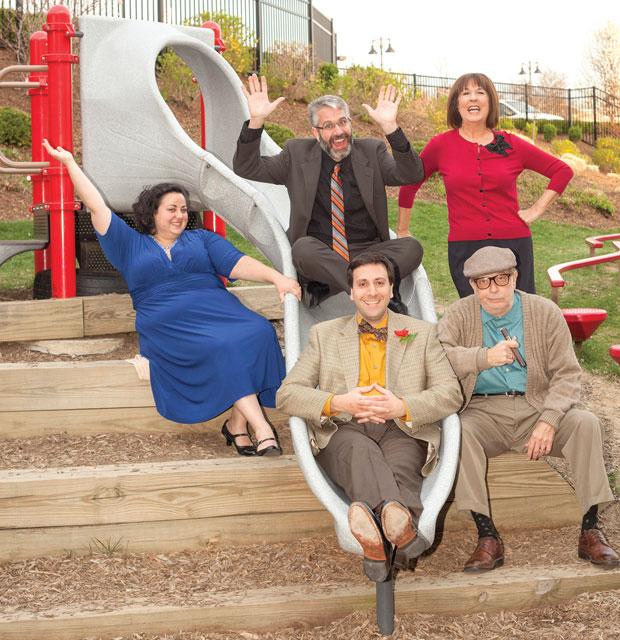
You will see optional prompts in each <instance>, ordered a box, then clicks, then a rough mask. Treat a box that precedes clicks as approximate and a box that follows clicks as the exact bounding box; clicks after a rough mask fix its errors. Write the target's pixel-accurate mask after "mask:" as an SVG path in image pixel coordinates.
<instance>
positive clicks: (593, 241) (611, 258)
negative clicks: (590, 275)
mask: <svg viewBox="0 0 620 640" xmlns="http://www.w3.org/2000/svg"><path fill="white" fill-rule="evenodd" d="M612 238H620V234H618V235H617V234H613V235H612V236H593V237H590V238H586V243H588V245H589V246H590V257H589V258H581V259H580V260H571V261H570V262H561V263H560V264H554V265H553V266H552V267H549V268H548V269H547V276H548V277H549V282H550V283H551V299H552V300H553V301H554V302H555V303H556V304H558V299H559V295H560V289H561V288H562V287H564V286H565V285H566V281H565V280H564V277H563V276H562V273H563V272H564V271H570V270H572V269H581V268H582V267H592V266H595V265H597V264H603V263H606V262H615V261H616V260H620V239H619V240H613V241H612V243H611V244H612V245H613V246H614V248H615V249H616V250H615V251H614V252H613V253H606V254H604V255H599V256H597V255H594V251H595V250H596V248H597V247H602V246H603V242H604V240H605V239H609V240H611V239H612Z"/></svg>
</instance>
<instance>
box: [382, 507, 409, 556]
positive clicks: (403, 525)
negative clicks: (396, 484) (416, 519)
mask: <svg viewBox="0 0 620 640" xmlns="http://www.w3.org/2000/svg"><path fill="white" fill-rule="evenodd" d="M381 528H382V529H383V533H384V534H385V537H386V538H387V539H388V540H389V541H390V542H391V543H392V544H393V545H394V546H395V547H396V548H397V549H402V548H403V547H406V546H407V545H408V544H411V543H412V542H413V541H414V540H415V539H416V536H417V534H418V533H417V531H416V530H415V527H414V526H413V518H412V517H411V511H409V509H407V507H405V505H403V504H401V503H400V502H398V501H396V500H390V501H389V502H386V503H385V504H384V505H383V509H381Z"/></svg>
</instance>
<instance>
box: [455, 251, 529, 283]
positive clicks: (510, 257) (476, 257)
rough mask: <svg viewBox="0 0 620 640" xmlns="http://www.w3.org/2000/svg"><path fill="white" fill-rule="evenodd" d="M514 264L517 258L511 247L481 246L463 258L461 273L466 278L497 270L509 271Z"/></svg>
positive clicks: (484, 274) (515, 264) (477, 276)
mask: <svg viewBox="0 0 620 640" xmlns="http://www.w3.org/2000/svg"><path fill="white" fill-rule="evenodd" d="M516 266H517V260H516V258H515V254H514V253H513V252H512V250H511V249H502V248H501V247H482V249H478V251H476V253H474V254H473V255H472V256H470V257H469V258H467V260H465V264H464V265H463V275H464V276H465V277H466V278H481V277H482V276H486V275H489V274H490V273H497V272H498V271H510V270H511V269H514V268H515V267H516Z"/></svg>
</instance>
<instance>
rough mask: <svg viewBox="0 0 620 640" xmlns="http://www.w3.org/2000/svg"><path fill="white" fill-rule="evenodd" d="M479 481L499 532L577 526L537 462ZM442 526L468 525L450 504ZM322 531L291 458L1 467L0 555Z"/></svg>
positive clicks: (551, 476) (506, 462) (567, 498)
mask: <svg viewBox="0 0 620 640" xmlns="http://www.w3.org/2000/svg"><path fill="white" fill-rule="evenodd" d="M488 483H489V491H490V495H491V508H492V510H493V514H494V519H495V522H496V523H497V525H498V527H500V529H509V528H528V527H559V526H564V525H568V524H574V523H578V522H579V519H580V514H579V508H578V506H577V501H576V499H575V496H574V494H573V492H572V490H571V488H570V487H569V486H568V485H567V484H566V482H564V480H563V479H562V478H561V477H560V476H559V475H558V474H557V473H556V472H555V471H554V470H552V469H551V468H550V467H549V465H547V464H546V463H545V462H543V461H536V462H532V461H528V460H527V459H525V456H523V455H518V454H508V455H504V456H500V457H498V458H494V459H493V460H491V463H490V465H489V474H488ZM445 527H446V528H448V529H462V528H467V527H472V524H471V520H470V518H469V517H465V516H463V515H461V514H456V510H455V508H454V505H450V507H449V509H448V510H447V516H446V521H445ZM331 531H332V520H331V516H330V515H329V514H328V513H327V512H326V511H325V510H324V509H323V508H322V506H321V505H320V504H319V502H318V501H317V500H316V498H315V497H314V496H313V494H312V493H311V492H310V490H309V489H308V487H307V485H306V482H305V480H304V478H303V476H302V474H301V471H300V470H299V468H298V466H297V463H296V460H295V458H294V456H282V457H280V458H277V459H270V460H267V459H240V458H227V459H214V460H213V459H212V460H193V461H182V462H163V463H142V464H121V465H107V466H99V467H73V468H55V469H47V470H32V469H25V470H6V471H0V560H9V559H17V558H31V557H36V556H40V555H57V554H64V553H67V551H72V552H75V553H86V552H88V551H89V548H90V546H91V545H92V543H93V540H95V539H99V540H106V541H112V542H117V541H120V542H121V543H122V544H123V546H126V547H127V548H128V550H129V551H154V550H158V549H160V550H174V549H186V548H201V547H202V546H204V544H205V542H206V541H209V540H220V539H222V540H224V539H226V540H228V541H230V542H232V543H240V544H243V543H245V542H247V541H248V539H252V540H253V541H254V542H270V541H283V540H290V539H293V538H294V537H297V536H299V533H300V532H303V535H315V534H316V535H321V534H325V533H328V532H331Z"/></svg>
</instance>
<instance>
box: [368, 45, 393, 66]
mask: <svg viewBox="0 0 620 640" xmlns="http://www.w3.org/2000/svg"><path fill="white" fill-rule="evenodd" d="M375 42H377V40H373V41H372V43H371V44H370V51H369V52H368V55H371V56H376V55H377V50H376V49H375ZM378 42H379V66H380V68H381V71H383V37H381V38H379V39H378ZM385 52H386V53H395V50H394V49H393V48H392V42H391V39H390V38H387V49H386V50H385Z"/></svg>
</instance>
